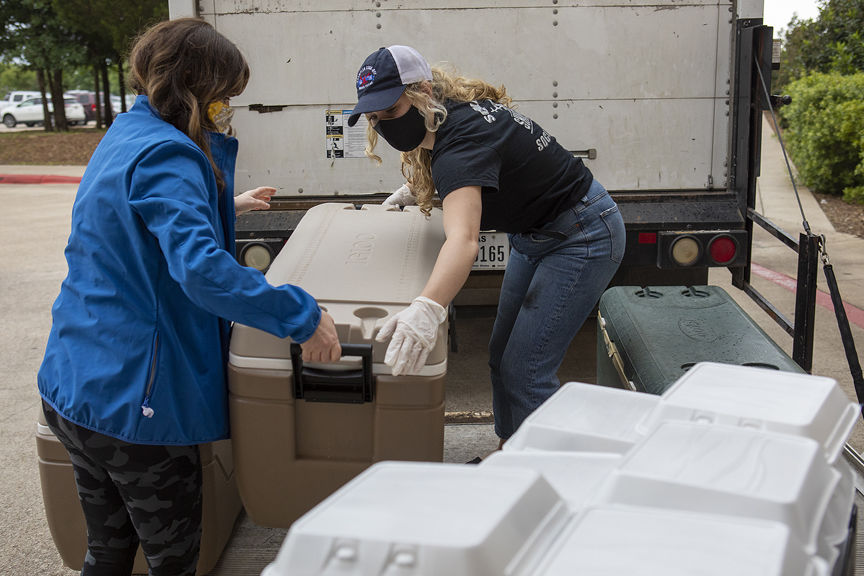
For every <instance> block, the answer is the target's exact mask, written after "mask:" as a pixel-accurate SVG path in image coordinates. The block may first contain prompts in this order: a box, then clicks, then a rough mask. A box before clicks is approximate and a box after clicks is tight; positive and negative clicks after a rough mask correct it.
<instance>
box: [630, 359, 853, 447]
mask: <svg viewBox="0 0 864 576" xmlns="http://www.w3.org/2000/svg"><path fill="white" fill-rule="evenodd" d="M858 414H859V411H858V406H857V404H855V403H853V402H851V401H850V400H849V398H848V397H847V396H846V394H845V393H844V392H843V390H841V389H840V387H839V386H838V385H837V382H836V381H835V380H833V379H832V378H825V377H822V376H812V375H810V374H797V373H793V372H781V371H777V370H769V369H765V368H753V367H748V366H737V365H733V364H719V363H715V362H700V363H699V364H696V365H695V366H693V368H691V369H690V370H688V371H687V373H685V374H684V375H683V376H682V377H681V378H679V379H678V380H677V381H676V382H675V384H673V385H672V386H671V387H670V388H669V389H667V390H666V392H664V393H663V395H662V397H661V401H660V403H659V404H658V406H657V408H656V409H655V410H653V411H652V412H651V414H650V416H649V417H648V418H646V419H645V420H644V422H642V423H640V425H639V430H640V432H641V433H643V434H645V433H647V432H648V431H649V430H651V429H652V428H654V427H656V426H657V424H658V423H659V422H662V421H664V420H695V421H701V422H708V423H717V424H729V425H731V426H745V427H750V428H758V429H762V430H770V431H775V432H782V433H785V434H795V435H798V436H805V437H808V438H812V439H813V440H816V441H817V442H819V443H820V444H821V445H822V446H823V450H824V452H825V457H826V458H827V460H828V461H829V462H831V463H833V462H835V461H836V460H837V456H839V454H840V452H841V451H842V450H843V444H844V443H845V441H846V438H847V437H848V436H849V433H850V432H851V430H852V427H853V426H854V425H855V421H856V420H857V418H858Z"/></svg>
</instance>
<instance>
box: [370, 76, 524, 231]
mask: <svg viewBox="0 0 864 576" xmlns="http://www.w3.org/2000/svg"><path fill="white" fill-rule="evenodd" d="M427 86H428V87H429V88H431V90H427V89H424V88H425V87H427ZM430 92H431V94H430ZM405 95H406V96H407V97H408V99H409V100H410V101H411V104H412V105H413V106H415V107H416V108H417V109H418V110H419V111H420V114H422V115H423V118H424V120H425V121H426V129H427V130H428V131H430V132H437V131H438V127H439V126H441V124H443V123H444V121H445V120H446V119H447V109H446V108H445V106H444V105H445V103H446V102H447V101H448V100H452V101H455V102H471V101H472V100H492V101H493V102H498V103H499V104H503V105H504V106H510V105H511V103H512V100H511V99H510V97H509V96H508V95H507V90H506V89H505V88H504V86H499V87H495V86H492V85H491V84H488V83H487V82H484V81H483V80H477V79H474V78H465V77H463V76H459V75H458V74H456V73H455V72H448V71H447V70H445V69H444V68H440V67H434V66H433V67H432V81H431V82H429V81H425V80H424V81H422V82H417V83H415V84H409V85H408V86H407V88H406V89H405ZM366 136H367V139H368V144H367V146H366V155H367V156H368V157H370V158H372V159H373V160H376V161H378V162H379V163H380V162H381V158H380V157H379V156H378V155H377V154H375V152H374V150H375V145H376V144H377V142H378V133H377V132H375V130H374V129H372V127H371V125H369V126H368V127H367V130H366ZM401 158H402V175H403V176H404V177H405V179H406V180H407V182H408V185H409V186H410V188H411V193H412V194H414V196H416V198H417V205H418V206H420V210H421V211H422V212H423V213H424V214H426V215H427V216H428V215H429V214H430V213H431V211H432V199H433V197H434V196H435V183H434V182H433V180H432V155H431V153H430V152H429V150H426V149H425V148H420V147H417V148H415V149H414V150H411V151H410V152H402V154H401Z"/></svg>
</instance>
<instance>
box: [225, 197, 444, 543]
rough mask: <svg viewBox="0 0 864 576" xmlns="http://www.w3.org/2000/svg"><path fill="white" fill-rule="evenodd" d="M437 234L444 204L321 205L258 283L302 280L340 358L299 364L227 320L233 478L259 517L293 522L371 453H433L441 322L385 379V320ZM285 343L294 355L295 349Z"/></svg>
mask: <svg viewBox="0 0 864 576" xmlns="http://www.w3.org/2000/svg"><path fill="white" fill-rule="evenodd" d="M443 242H444V230H443V226H442V219H441V211H440V210H439V209H435V210H433V212H432V215H431V217H429V218H426V217H425V216H424V215H423V214H422V213H421V212H420V210H419V208H417V207H414V206H411V207H407V208H406V209H405V210H402V211H400V210H398V209H392V208H391V209H388V208H386V207H384V206H379V205H369V206H364V207H363V208H362V209H359V210H358V209H356V208H355V207H354V206H353V205H352V204H339V203H329V204H320V205H318V206H315V207H314V208H312V209H310V210H308V211H307V213H306V214H305V216H304V217H303V219H302V220H301V221H300V223H299V224H298V226H297V228H296V230H295V231H294V233H293V234H292V235H291V237H290V239H289V240H288V242H287V243H286V244H285V246H284V248H283V249H282V251H281V252H280V253H279V255H278V256H277V257H276V259H275V260H274V261H273V264H272V265H271V266H270V269H269V270H268V272H267V280H268V281H269V282H270V283H271V284H273V285H282V284H294V285H297V286H301V287H303V288H304V289H306V290H307V291H308V292H309V293H310V294H312V296H314V297H315V298H316V300H317V301H318V303H319V304H320V305H321V307H322V308H324V309H325V310H327V312H329V313H330V315H331V316H332V317H333V319H334V321H335V322H336V327H337V330H338V332H339V338H340V341H341V342H342V343H343V358H342V360H341V361H340V362H338V363H334V364H318V365H311V364H307V365H306V366H303V365H302V360H301V358H300V347H299V346H297V345H296V344H294V345H293V346H292V343H291V341H290V339H280V338H277V337H275V336H272V335H270V334H268V333H266V332H262V331H260V330H256V329H253V328H250V327H248V326H242V325H235V326H234V330H233V334H232V337H231V352H230V356H229V364H228V384H229V410H230V415H231V436H232V440H233V443H234V457H235V460H236V466H237V484H238V487H239V489H240V496H241V498H242V499H243V504H244V506H245V508H246V512H247V513H248V514H249V516H250V517H251V519H252V520H253V521H254V522H255V523H256V524H259V525H262V526H271V527H288V526H289V525H290V524H291V523H292V522H293V521H294V520H295V519H297V518H299V517H300V516H301V515H302V514H303V513H305V512H306V511H307V510H309V509H310V508H312V507H313V506H314V505H316V504H317V503H318V502H320V501H321V500H323V499H324V498H325V497H327V496H328V495H329V494H331V493H332V492H334V491H335V490H336V489H337V488H339V487H340V486H342V485H343V484H344V483H346V482H347V481H348V480H350V479H351V478H353V477H354V476H356V475H357V474H359V473H360V472H362V471H363V470H364V469H365V468H367V467H368V466H369V465H370V464H372V463H373V462H376V461H379V460H422V461H441V460H442V459H443V453H444V378H445V375H446V371H447V323H446V322H445V324H444V325H442V326H441V328H440V329H439V330H440V331H439V334H438V341H437V344H436V347H435V349H434V350H433V351H432V352H431V353H430V355H429V358H428V359H427V361H426V365H425V366H424V368H423V369H422V371H421V373H420V374H419V375H416V376H400V377H394V376H392V375H391V373H390V369H389V368H388V367H387V366H386V365H385V364H384V353H385V352H386V349H387V343H386V342H384V343H378V342H375V336H376V334H377V333H378V331H379V329H380V328H381V326H382V325H383V323H384V321H385V320H386V319H387V318H388V317H389V316H391V315H393V314H395V313H397V312H399V311H400V310H403V309H404V308H405V307H406V306H408V305H409V304H410V303H411V301H412V300H413V299H414V298H415V297H416V296H418V295H419V294H420V292H421V291H422V289H423V287H424V286H425V284H426V281H427V279H428V278H429V275H430V274H431V272H432V267H433V265H434V264H435V260H436V258H437V255H438V251H439V249H440V247H441V245H442V244H443ZM292 348H293V352H294V353H293V355H292Z"/></svg>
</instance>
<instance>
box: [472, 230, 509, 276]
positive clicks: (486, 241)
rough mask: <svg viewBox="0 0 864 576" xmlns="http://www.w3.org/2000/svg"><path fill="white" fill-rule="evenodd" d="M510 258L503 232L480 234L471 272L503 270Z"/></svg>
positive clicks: (507, 243)
mask: <svg viewBox="0 0 864 576" xmlns="http://www.w3.org/2000/svg"><path fill="white" fill-rule="evenodd" d="M509 258H510V243H509V242H508V241H507V234H505V233H504V232H481V233H480V250H478V251H477V259H476V260H474V266H473V268H472V270H503V269H505V268H507V260H508V259H509Z"/></svg>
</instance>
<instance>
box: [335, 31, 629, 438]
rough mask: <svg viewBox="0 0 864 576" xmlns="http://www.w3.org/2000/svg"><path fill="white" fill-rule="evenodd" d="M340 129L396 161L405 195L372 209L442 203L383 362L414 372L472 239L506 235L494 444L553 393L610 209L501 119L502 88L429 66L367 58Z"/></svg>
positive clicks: (576, 173) (596, 191) (530, 132)
mask: <svg viewBox="0 0 864 576" xmlns="http://www.w3.org/2000/svg"><path fill="white" fill-rule="evenodd" d="M357 97H358V101H357V105H356V106H355V108H354V110H353V111H352V115H351V117H350V118H349V125H352V126H353V125H354V124H355V123H356V122H357V120H358V119H359V117H360V115H365V116H366V118H367V120H368V122H369V129H368V131H367V135H368V146H367V149H366V154H367V156H369V157H370V158H373V159H375V160H377V161H379V162H380V158H379V157H378V156H376V155H375V153H374V150H375V146H376V144H377V142H378V137H379V136H380V137H381V138H383V139H384V140H385V141H386V142H387V143H388V144H389V145H390V146H392V147H393V148H395V149H396V150H399V151H400V152H402V173H403V175H404V176H405V178H406V180H407V183H406V184H405V185H404V186H403V187H402V188H400V189H399V190H397V191H396V192H395V193H394V194H393V195H391V197H390V198H388V199H387V200H386V201H385V203H387V204H408V203H410V204H414V203H416V204H417V205H419V206H420V208H421V210H423V211H424V212H426V213H428V212H429V211H430V209H431V207H432V200H433V197H434V196H435V194H437V195H438V197H439V198H440V199H441V204H442V207H443V212H444V231H445V234H446V241H445V242H444V245H443V246H442V248H441V251H440V253H439V255H438V260H437V262H436V264H435V267H434V269H433V271H432V274H431V276H430V278H429V281H428V282H427V284H426V286H425V288H424V289H423V291H422V293H421V294H419V295H418V296H417V298H416V299H415V300H414V301H413V303H412V304H411V306H409V307H408V308H407V309H405V310H404V311H402V312H400V313H399V314H397V315H395V316H394V317H392V318H390V319H389V320H388V321H387V322H386V323H385V325H384V326H383V327H382V329H381V330H380V332H379V334H378V337H377V338H378V339H379V340H381V341H386V340H387V339H388V338H390V343H389V345H388V348H387V354H386V357H385V362H386V363H387V364H388V365H389V366H391V367H392V370H393V373H394V374H410V373H413V372H416V371H417V370H418V369H419V368H420V367H421V366H422V365H423V363H424V362H425V359H426V356H427V355H428V353H429V351H430V350H431V349H432V347H433V346H434V344H435V337H436V333H437V328H438V325H439V324H440V323H441V322H443V321H444V319H445V317H446V311H445V307H446V306H447V305H448V304H449V303H450V302H451V301H452V300H453V298H454V297H455V296H456V294H457V292H458V291H459V290H460V288H461V287H462V285H463V284H464V282H465V280H466V279H467V278H468V274H469V273H470V271H471V267H472V265H473V263H474V259H475V257H476V255H477V250H478V237H479V232H480V230H498V231H502V232H507V233H508V237H509V240H510V249H511V250H510V260H509V262H508V264H507V270H506V273H505V275H504V280H503V284H502V287H501V297H500V301H499V303H498V312H497V316H496V319H495V325H494V328H493V330H492V337H491V339H490V342H489V366H490V369H491V379H492V393H493V394H492V401H493V409H494V412H495V432H496V434H497V435H498V437H499V438H500V439H501V442H502V443H503V442H504V441H505V440H506V439H508V438H509V437H510V436H511V435H512V434H513V432H515V430H516V429H517V428H518V427H519V425H520V424H521V423H522V421H523V420H524V419H525V418H526V417H527V416H528V415H529V414H530V413H531V412H532V411H533V410H534V409H535V408H537V406H539V405H540V404H541V403H542V402H543V401H544V400H546V399H547V398H548V397H549V396H550V395H551V394H552V393H553V392H555V390H556V389H557V388H558V385H559V382H558V377H557V371H558V368H559V366H560V365H561V362H562V360H563V358H564V354H565V352H566V350H567V348H568V346H569V344H570V341H571V340H572V339H573V337H574V336H575V335H576V333H577V332H578V331H579V328H580V327H581V326H582V323H583V322H584V321H585V319H586V318H587V317H588V314H589V313H590V312H591V310H592V309H593V307H594V305H595V304H596V303H597V300H598V299H599V298H600V295H601V294H602V293H603V290H605V289H606V287H607V285H608V284H609V282H610V280H611V279H612V276H613V275H614V273H615V271H616V270H617V269H618V266H619V264H620V262H621V258H622V257H623V253H624V223H623V220H622V218H621V215H620V213H619V211H618V207H617V205H616V204H615V202H614V201H613V200H612V198H611V197H610V196H609V194H608V193H607V192H606V190H605V189H604V188H603V186H601V185H600V183H599V182H597V181H596V180H595V179H594V178H593V176H592V174H591V172H590V171H589V170H588V168H587V167H586V166H585V165H584V164H583V163H582V161H581V160H580V159H578V158H574V157H573V155H572V154H571V153H569V152H568V151H567V150H565V149H564V148H563V147H562V146H561V145H560V144H559V143H558V142H557V140H556V139H555V138H554V137H553V136H552V135H550V134H549V133H548V132H546V131H545V130H544V129H543V128H541V127H540V126H539V125H538V124H537V123H536V122H534V121H532V120H531V119H530V118H528V117H527V116H524V115H522V114H520V113H519V112H517V111H516V110H514V109H513V108H511V107H510V103H511V100H510V98H509V97H508V96H507V93H506V91H505V89H504V87H498V88H496V87H494V86H491V85H489V84H487V83H486V82H483V81H482V80H474V79H467V78H463V77H459V76H455V75H452V74H450V73H448V72H446V71H444V70H443V69H439V68H430V67H429V65H428V64H427V63H426V60H425V59H424V58H423V57H422V56H421V55H420V54H419V53H418V52H417V51H416V50H414V49H413V48H410V47H407V46H390V47H389V48H381V49H379V50H377V51H375V52H374V53H372V54H371V55H370V56H369V57H368V58H366V61H365V62H363V65H362V66H361V67H360V70H359V72H358V74H357Z"/></svg>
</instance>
